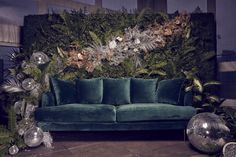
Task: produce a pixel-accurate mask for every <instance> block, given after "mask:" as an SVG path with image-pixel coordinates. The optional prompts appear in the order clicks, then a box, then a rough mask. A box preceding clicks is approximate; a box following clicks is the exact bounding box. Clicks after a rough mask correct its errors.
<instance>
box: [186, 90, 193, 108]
mask: <svg viewBox="0 0 236 157" xmlns="http://www.w3.org/2000/svg"><path fill="white" fill-rule="evenodd" d="M192 105H193V93H192V92H186V93H185V95H184V106H192Z"/></svg>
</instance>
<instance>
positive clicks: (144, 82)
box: [130, 78, 158, 103]
mask: <svg viewBox="0 0 236 157" xmlns="http://www.w3.org/2000/svg"><path fill="white" fill-rule="evenodd" d="M157 80H158V79H142V78H132V79H131V89H130V90H131V102H132V103H154V102H155V99H156V87H157Z"/></svg>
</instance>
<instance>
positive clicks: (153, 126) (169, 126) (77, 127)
mask: <svg viewBox="0 0 236 157" xmlns="http://www.w3.org/2000/svg"><path fill="white" fill-rule="evenodd" d="M187 123H188V120H182V121H159V122H130V123H85V122H84V123H83V122H78V123H66V122H38V123H37V126H38V127H40V128H42V129H43V130H44V131H134V130H137V131H138V130H180V129H185V128H186V126H187Z"/></svg>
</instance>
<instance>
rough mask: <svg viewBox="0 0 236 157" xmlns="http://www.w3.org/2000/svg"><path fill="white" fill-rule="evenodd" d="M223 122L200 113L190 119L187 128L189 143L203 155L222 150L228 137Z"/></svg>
mask: <svg viewBox="0 0 236 157" xmlns="http://www.w3.org/2000/svg"><path fill="white" fill-rule="evenodd" d="M229 132H230V130H229V128H228V127H227V126H226V125H225V121H224V120H222V119H221V118H220V117H219V116H217V115H216V114H213V113H200V114H197V115H195V116H193V117H192V119H191V120H190V121H189V123H188V126H187V135H188V139H189V142H190V143H191V144H192V145H193V146H194V147H195V148H197V149H198V150H200V151H202V152H204V153H216V152H218V151H220V150H221V149H222V147H223V146H224V144H225V143H226V140H227V136H228V135H229Z"/></svg>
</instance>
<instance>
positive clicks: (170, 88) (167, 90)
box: [156, 78, 185, 105]
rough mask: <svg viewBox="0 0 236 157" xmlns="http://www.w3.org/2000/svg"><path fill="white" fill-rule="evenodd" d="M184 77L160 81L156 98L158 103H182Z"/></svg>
mask: <svg viewBox="0 0 236 157" xmlns="http://www.w3.org/2000/svg"><path fill="white" fill-rule="evenodd" d="M184 81H185V80H184V79H182V78H178V79H172V80H162V81H160V82H159V83H158V88H157V95H156V100H157V102H158V103H168V104H173V105H184V104H181V100H180V99H181V90H182V88H183V84H184Z"/></svg>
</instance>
